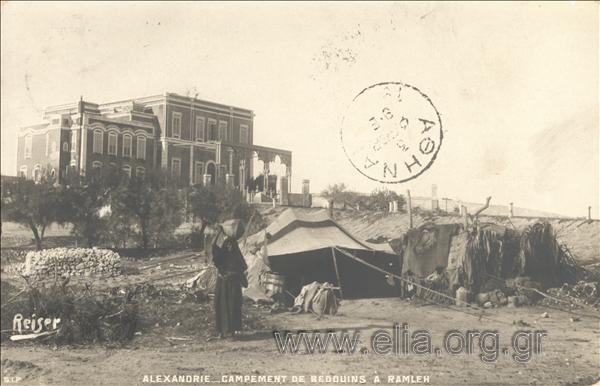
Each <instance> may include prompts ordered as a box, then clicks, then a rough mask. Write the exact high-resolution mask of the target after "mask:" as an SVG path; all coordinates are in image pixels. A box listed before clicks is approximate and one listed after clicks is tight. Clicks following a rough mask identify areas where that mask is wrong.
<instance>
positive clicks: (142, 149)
mask: <svg viewBox="0 0 600 386" xmlns="http://www.w3.org/2000/svg"><path fill="white" fill-rule="evenodd" d="M136 156H137V158H138V159H146V137H142V136H141V135H140V136H138V137H137V149H136Z"/></svg>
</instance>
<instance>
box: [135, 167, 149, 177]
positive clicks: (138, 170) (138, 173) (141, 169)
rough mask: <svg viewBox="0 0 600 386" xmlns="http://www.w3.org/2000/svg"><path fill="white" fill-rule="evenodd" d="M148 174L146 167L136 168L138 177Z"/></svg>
mask: <svg viewBox="0 0 600 386" xmlns="http://www.w3.org/2000/svg"><path fill="white" fill-rule="evenodd" d="M145 174H146V168H144V167H143V166H138V167H137V168H135V175H136V176H137V177H143V176H144V175H145Z"/></svg>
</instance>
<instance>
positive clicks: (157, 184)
mask: <svg viewBox="0 0 600 386" xmlns="http://www.w3.org/2000/svg"><path fill="white" fill-rule="evenodd" d="M111 212H112V213H119V215H118V216H119V217H117V218H121V219H131V221H133V223H134V225H135V227H134V229H135V230H136V231H137V234H138V237H139V240H140V247H142V248H144V249H147V248H148V247H149V246H150V244H151V243H154V244H158V245H160V244H163V243H164V242H166V241H169V240H171V239H172V238H173V235H174V232H175V229H176V228H177V227H178V226H179V225H181V223H182V221H183V203H182V200H181V198H180V192H179V190H178V189H177V188H176V185H175V184H173V183H172V181H171V179H170V178H169V175H168V174H167V173H164V172H163V171H160V170H151V171H148V172H147V173H146V174H145V175H144V176H136V177H132V178H130V179H127V180H125V181H123V182H122V184H121V185H120V186H119V187H118V188H117V189H115V190H114V192H113V195H112V197H111ZM111 216H112V215H111ZM114 218H115V217H113V219H114ZM121 226H123V227H126V226H127V223H125V222H122V223H121Z"/></svg>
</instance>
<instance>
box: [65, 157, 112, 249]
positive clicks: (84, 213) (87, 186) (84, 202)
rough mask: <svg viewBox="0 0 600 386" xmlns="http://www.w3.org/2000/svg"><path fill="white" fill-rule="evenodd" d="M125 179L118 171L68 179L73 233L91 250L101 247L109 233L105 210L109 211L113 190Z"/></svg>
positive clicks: (107, 169) (106, 170)
mask: <svg viewBox="0 0 600 386" xmlns="http://www.w3.org/2000/svg"><path fill="white" fill-rule="evenodd" d="M121 178H122V176H121V174H120V172H119V170H117V169H116V168H115V167H111V166H107V167H104V168H97V169H92V170H90V171H89V172H88V173H87V174H86V175H85V176H82V175H79V174H75V173H71V174H70V175H68V176H67V177H66V185H65V186H66V189H65V192H66V194H65V196H66V197H67V198H68V201H69V205H68V209H67V211H68V219H69V222H71V223H72V224H73V229H72V231H71V232H72V233H73V235H75V236H76V237H77V238H81V239H83V241H84V243H85V244H86V245H87V246H88V247H92V246H94V245H97V244H98V242H99V241H100V240H101V239H102V236H103V234H104V232H105V230H106V225H107V224H106V219H105V218H103V216H102V210H103V209H104V208H107V207H108V204H109V202H110V195H111V192H112V190H113V189H115V188H116V187H117V186H119V182H120V180H121Z"/></svg>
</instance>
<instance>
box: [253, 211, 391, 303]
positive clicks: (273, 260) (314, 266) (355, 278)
mask: <svg viewBox="0 0 600 386" xmlns="http://www.w3.org/2000/svg"><path fill="white" fill-rule="evenodd" d="M266 232H267V233H268V234H269V235H270V237H269V238H268V241H267V246H266V248H265V249H264V252H265V255H266V259H265V260H264V262H265V263H266V264H267V265H268V267H269V268H270V269H271V270H272V271H273V272H277V273H279V274H281V275H283V276H284V277H285V289H286V290H287V291H289V292H291V293H292V294H298V293H299V292H300V290H301V289H302V287H303V286H304V285H305V284H307V283H310V282H312V281H317V282H321V283H323V282H330V283H335V284H336V285H337V286H338V287H341V289H342V293H343V296H344V297H345V298H361V297H377V296H394V295H396V296H397V295H398V294H399V289H398V288H395V286H390V285H389V284H388V283H387V282H386V278H385V275H383V274H381V273H380V272H377V271H374V270H373V269H372V268H369V267H366V266H365V265H363V264H360V263H358V262H355V261H353V260H352V259H349V258H348V257H346V256H344V255H342V254H336V253H335V252H334V250H335V249H336V248H337V249H340V250H347V251H352V253H353V254H355V255H356V256H359V258H360V259H363V260H364V261H367V262H369V263H371V264H374V265H376V266H379V267H381V268H385V269H386V270H392V271H394V272H398V273H399V272H400V266H399V264H398V263H399V260H398V257H397V256H396V255H395V254H393V253H387V252H384V251H381V250H377V249H373V248H371V247H370V246H369V245H367V244H366V243H363V242H361V241H359V240H358V239H356V238H355V237H353V236H352V235H351V234H350V233H349V232H348V231H346V230H345V229H344V228H343V227H341V226H340V225H339V224H338V223H336V222H335V221H334V220H333V219H331V218H330V217H329V213H328V212H327V211H326V210H322V211H319V212H316V213H308V214H307V213H303V212H301V211H298V210H295V209H288V210H286V211H285V212H283V213H282V214H281V215H280V216H279V217H278V218H277V219H276V220H275V221H274V222H272V223H271V224H270V225H269V226H268V227H267V229H266Z"/></svg>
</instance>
